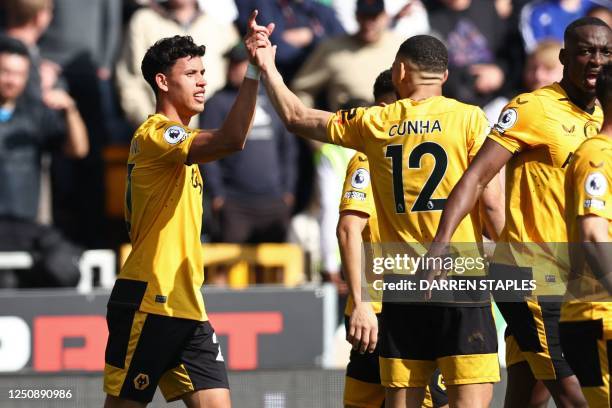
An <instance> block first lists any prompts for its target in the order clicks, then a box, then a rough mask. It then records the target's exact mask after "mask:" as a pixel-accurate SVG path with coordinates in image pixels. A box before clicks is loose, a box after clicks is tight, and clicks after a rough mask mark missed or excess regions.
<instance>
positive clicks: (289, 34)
mask: <svg viewBox="0 0 612 408" xmlns="http://www.w3.org/2000/svg"><path fill="white" fill-rule="evenodd" d="M236 3H237V5H238V12H239V19H238V23H239V26H240V27H246V20H247V19H248V17H249V15H250V13H251V11H252V10H254V9H257V10H259V19H260V21H261V22H262V23H263V24H267V23H269V22H274V24H276V27H275V29H274V32H273V33H272V36H271V37H270V41H272V43H273V44H275V45H276V46H277V50H276V61H277V63H278V69H279V70H280V72H281V73H282V74H283V76H284V77H285V80H286V81H287V82H288V83H289V82H291V79H292V78H293V77H294V76H295V73H296V72H297V70H298V69H299V68H300V66H301V65H302V63H303V62H304V60H305V59H306V58H307V57H308V55H310V53H311V52H312V51H313V50H314V49H315V47H316V46H317V45H318V44H319V43H320V42H321V41H322V40H324V39H326V38H328V37H334V36H338V35H342V34H344V30H343V29H342V25H341V24H340V22H339V21H338V19H337V18H336V15H335V13H334V10H333V9H332V8H330V7H328V6H325V5H323V4H320V3H318V2H316V1H314V0H238V1H237V2H236Z"/></svg>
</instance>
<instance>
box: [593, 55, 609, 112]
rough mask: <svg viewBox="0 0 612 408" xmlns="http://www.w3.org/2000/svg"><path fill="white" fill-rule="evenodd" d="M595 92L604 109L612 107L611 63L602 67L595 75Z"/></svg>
mask: <svg viewBox="0 0 612 408" xmlns="http://www.w3.org/2000/svg"><path fill="white" fill-rule="evenodd" d="M595 92H596V93H597V99H599V103H601V106H602V108H603V109H604V111H605V110H607V109H610V108H611V107H612V64H606V65H604V66H603V67H602V69H601V71H600V72H599V75H598V76H597V84H596V85H595Z"/></svg>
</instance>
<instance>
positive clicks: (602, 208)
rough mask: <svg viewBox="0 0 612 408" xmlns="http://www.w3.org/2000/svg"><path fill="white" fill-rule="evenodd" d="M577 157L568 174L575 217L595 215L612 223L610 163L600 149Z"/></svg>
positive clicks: (611, 167) (611, 165) (608, 158)
mask: <svg viewBox="0 0 612 408" xmlns="http://www.w3.org/2000/svg"><path fill="white" fill-rule="evenodd" d="M584 153H585V154H580V155H577V156H576V158H575V161H574V163H573V171H572V172H570V174H571V176H572V182H573V194H574V204H575V206H576V208H574V209H572V210H574V211H575V214H576V215H577V216H582V215H590V214H592V215H597V216H599V217H602V218H606V219H607V220H609V221H612V189H611V186H612V163H610V162H611V160H610V157H609V156H606V155H605V153H604V152H602V151H601V149H599V151H598V150H596V149H589V150H588V151H586V152H584Z"/></svg>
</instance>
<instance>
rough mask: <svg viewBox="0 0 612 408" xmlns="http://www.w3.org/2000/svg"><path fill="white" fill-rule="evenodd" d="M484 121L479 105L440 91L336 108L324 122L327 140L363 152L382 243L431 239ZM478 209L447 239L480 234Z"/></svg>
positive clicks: (484, 131)
mask: <svg viewBox="0 0 612 408" xmlns="http://www.w3.org/2000/svg"><path fill="white" fill-rule="evenodd" d="M488 129H489V125H488V122H487V119H486V117H485V115H484V113H483V112H482V110H480V109H479V108H478V107H476V106H471V105H466V104H464V103H461V102H458V101H456V100H454V99H449V98H445V97H443V96H435V97H430V98H427V99H424V100H420V101H414V100H411V99H402V100H399V101H397V102H396V103H394V104H391V105H387V106H384V107H379V106H375V107H370V108H356V109H351V110H348V111H339V112H338V113H336V114H335V115H332V117H331V119H330V120H329V122H328V124H327V133H328V137H329V140H330V141H331V142H332V143H335V144H339V145H342V146H345V147H350V148H352V149H355V150H358V151H360V152H363V153H365V154H366V155H367V157H368V161H369V163H370V171H371V175H372V180H374V182H373V183H372V189H373V193H374V202H375V204H376V210H377V215H378V228H379V231H380V238H381V241H382V242H385V243H401V242H404V243H427V242H431V241H432V239H433V237H434V235H435V233H436V229H437V227H438V223H439V222H440V216H441V214H442V209H443V208H444V203H445V201H446V199H447V197H448V195H449V194H450V192H451V190H452V189H453V187H454V186H455V184H456V183H457V181H459V179H460V178H461V176H462V175H463V173H464V172H465V170H466V169H467V167H468V164H469V163H470V161H471V159H472V158H473V157H474V156H475V155H476V152H477V151H478V149H479V148H480V146H481V145H482V143H483V141H484V138H485V136H486V134H488ZM481 231H482V227H481V223H480V220H479V217H478V212H477V211H474V212H473V213H472V214H471V215H470V216H469V217H466V218H465V219H464V220H463V221H462V222H461V223H460V224H459V227H458V228H457V231H456V232H455V234H454V235H453V238H452V240H453V242H478V241H481V239H482V238H481V237H482V233H481Z"/></svg>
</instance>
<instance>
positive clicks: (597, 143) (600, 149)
mask: <svg viewBox="0 0 612 408" xmlns="http://www.w3.org/2000/svg"><path fill="white" fill-rule="evenodd" d="M574 155H575V156H576V158H577V160H578V161H580V162H584V163H587V162H601V161H602V160H604V159H607V160H604V161H605V162H606V163H607V164H608V166H610V163H611V162H612V160H610V158H612V138H610V137H608V136H605V135H602V134H599V135H596V136H593V137H590V138H588V139H586V140H585V141H584V142H582V143H581V144H580V146H578V149H576V151H575V153H574Z"/></svg>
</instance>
